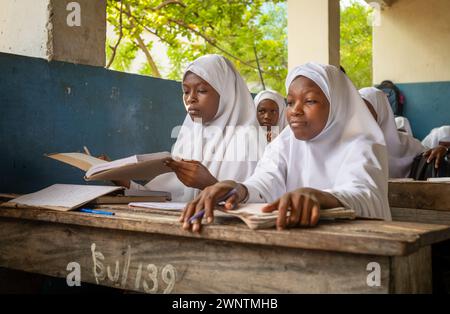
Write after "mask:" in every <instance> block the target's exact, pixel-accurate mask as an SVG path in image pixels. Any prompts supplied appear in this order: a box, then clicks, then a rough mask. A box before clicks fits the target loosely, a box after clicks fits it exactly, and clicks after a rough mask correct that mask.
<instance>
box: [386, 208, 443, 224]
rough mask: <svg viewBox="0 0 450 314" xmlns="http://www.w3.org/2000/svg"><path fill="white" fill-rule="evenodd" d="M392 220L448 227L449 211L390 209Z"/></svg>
mask: <svg viewBox="0 0 450 314" xmlns="http://www.w3.org/2000/svg"><path fill="white" fill-rule="evenodd" d="M391 213H392V220H394V221H410V222H420V223H426V224H439V225H450V211H449V212H447V211H441V210H432V209H417V208H398V207H392V208H391Z"/></svg>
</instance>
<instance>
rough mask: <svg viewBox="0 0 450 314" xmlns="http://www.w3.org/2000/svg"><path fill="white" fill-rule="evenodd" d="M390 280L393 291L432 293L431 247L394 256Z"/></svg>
mask: <svg viewBox="0 0 450 314" xmlns="http://www.w3.org/2000/svg"><path fill="white" fill-rule="evenodd" d="M390 280H391V287H390V290H391V291H392V292H393V293H432V290H433V285H432V271H431V247H430V246H427V247H423V248H421V249H420V250H419V251H417V252H415V253H413V254H411V255H409V256H396V257H393V258H392V259H391V278H390Z"/></svg>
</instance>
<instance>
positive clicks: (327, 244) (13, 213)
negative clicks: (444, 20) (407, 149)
mask: <svg viewBox="0 0 450 314" xmlns="http://www.w3.org/2000/svg"><path fill="white" fill-rule="evenodd" d="M0 217H5V218H20V219H27V220H34V221H46V222H57V223H61V224H71V225H81V226H87V227H95V228H105V229H113V230H115V231H119V230H128V231H139V232H145V233H156V234H163V235H172V236H180V237H186V238H203V239H208V240H221V241H228V242H237V243H247V244H259V245H265V246H270V247H273V246H279V247H291V248H301V249H312V250H324V251H334V252H347V253H357V254H373V255H384V256H394V255H408V254H410V253H412V252H415V251H416V250H418V249H419V248H420V247H422V246H426V245H430V244H433V243H435V242H439V241H443V240H446V239H449V238H450V228H449V227H448V226H441V225H426V224H416V223H402V222H383V221H370V220H356V221H339V222H322V223H321V224H320V225H319V226H318V227H316V228H297V229H290V230H285V231H276V230H258V231H254V230H250V229H249V228H247V227H246V226H245V225H244V224H243V223H241V222H239V221H236V220H225V221H220V223H215V224H212V225H209V226H205V227H204V229H203V231H202V233H201V234H195V233H190V232H187V231H185V230H183V229H182V228H181V226H180V223H179V222H178V216H169V215H156V214H148V215H146V216H144V215H139V217H133V218H131V217H130V218H124V217H114V216H104V215H92V214H84V213H79V212H57V211H51V210H35V209H25V210H24V209H8V208H0ZM218 222H219V221H218ZM299 239H301V241H300V240H299Z"/></svg>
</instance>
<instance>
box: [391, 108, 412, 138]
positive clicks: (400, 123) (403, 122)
mask: <svg viewBox="0 0 450 314" xmlns="http://www.w3.org/2000/svg"><path fill="white" fill-rule="evenodd" d="M391 109H392V108H391ZM395 125H396V126H397V130H399V131H401V132H404V133H406V134H408V135H409V136H412V137H414V134H413V131H412V128H411V123H409V120H408V119H407V118H405V117H401V116H398V117H395Z"/></svg>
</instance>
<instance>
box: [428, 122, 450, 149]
mask: <svg viewBox="0 0 450 314" xmlns="http://www.w3.org/2000/svg"><path fill="white" fill-rule="evenodd" d="M448 138H450V125H444V126H441V127H440V128H435V129H433V130H431V132H430V134H428V135H427V136H426V137H425V138H424V139H423V141H422V144H423V145H425V146H426V147H428V148H432V147H436V146H437V145H439V142H440V141H441V140H443V139H447V140H448Z"/></svg>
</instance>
